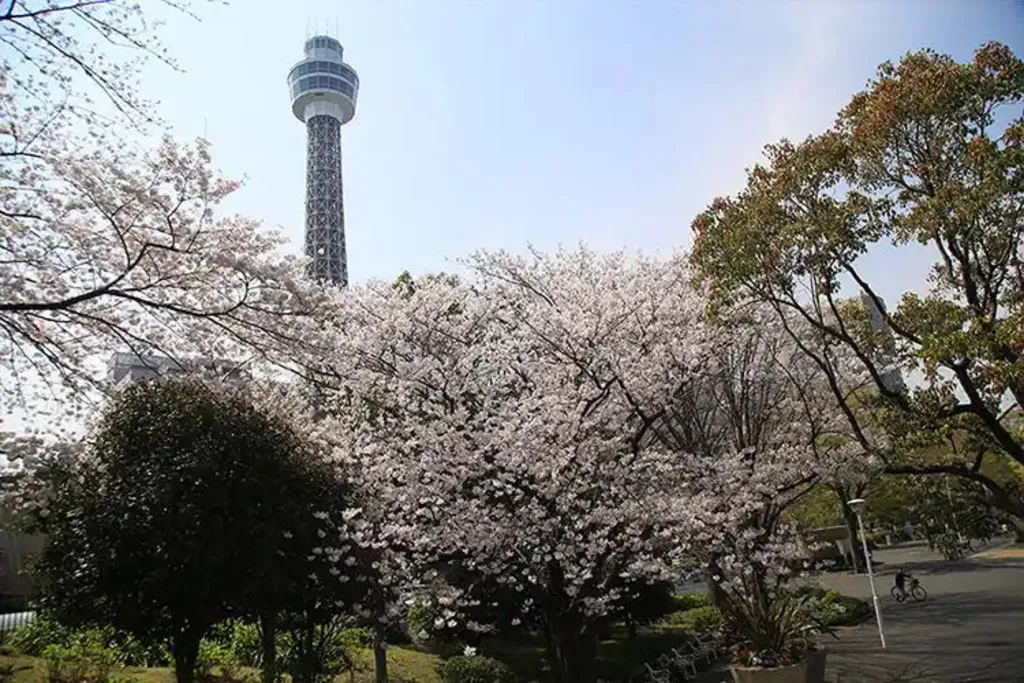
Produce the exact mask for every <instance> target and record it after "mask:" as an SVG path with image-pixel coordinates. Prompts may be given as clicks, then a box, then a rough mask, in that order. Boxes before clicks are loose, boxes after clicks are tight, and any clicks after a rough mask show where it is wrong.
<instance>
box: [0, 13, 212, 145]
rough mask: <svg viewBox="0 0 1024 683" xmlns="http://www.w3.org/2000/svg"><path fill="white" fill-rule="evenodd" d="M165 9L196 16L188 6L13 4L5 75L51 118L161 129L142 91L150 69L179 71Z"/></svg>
mask: <svg viewBox="0 0 1024 683" xmlns="http://www.w3.org/2000/svg"><path fill="white" fill-rule="evenodd" d="M154 7H155V8H157V11H158V12H159V11H161V10H164V11H169V12H178V13H185V14H189V15H191V16H196V15H195V14H193V13H192V10H191V3H190V2H188V0H160V2H156V3H146V8H145V9H143V5H142V3H138V2H130V1H128V0H10V2H6V3H4V8H3V9H2V10H0V45H2V46H3V47H4V48H5V49H4V54H5V58H4V61H3V72H4V73H5V74H6V75H7V76H8V77H9V79H10V82H9V87H10V88H11V90H12V91H14V92H16V93H17V96H18V98H19V100H21V101H22V102H24V103H26V104H31V105H32V106H34V107H36V108H38V110H39V111H41V112H43V113H44V118H49V117H51V116H57V115H71V116H74V117H76V118H77V119H78V122H79V123H84V124H86V125H94V124H103V123H106V124H111V123H117V124H131V125H133V126H141V127H144V126H145V125H146V124H150V123H158V122H159V121H158V115H157V113H156V106H155V102H153V101H151V100H148V99H146V98H145V97H144V96H143V95H142V93H141V92H140V88H139V75H140V73H141V68H142V66H143V65H144V64H145V63H146V62H147V61H148V60H149V59H157V60H159V61H160V62H162V63H163V64H164V65H166V66H168V67H169V68H172V69H178V68H179V67H178V65H177V63H176V62H175V61H174V58H173V57H172V56H171V54H170V52H169V50H168V49H167V47H166V45H164V44H163V43H162V42H161V40H160V37H159V34H158V30H159V28H160V25H161V23H162V21H160V19H159V17H158V16H156V14H157V13H156V12H154Z"/></svg>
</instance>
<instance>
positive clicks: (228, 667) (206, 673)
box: [195, 639, 242, 681]
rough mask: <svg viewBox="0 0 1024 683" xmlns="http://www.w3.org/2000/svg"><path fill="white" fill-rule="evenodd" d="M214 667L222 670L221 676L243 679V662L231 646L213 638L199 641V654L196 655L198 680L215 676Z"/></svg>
mask: <svg viewBox="0 0 1024 683" xmlns="http://www.w3.org/2000/svg"><path fill="white" fill-rule="evenodd" d="M214 669H218V670H219V671H220V677H221V678H223V679H225V680H229V681H237V680H241V678H242V677H241V675H240V669H241V664H240V663H239V661H238V657H236V656H235V653H234V652H232V651H231V648H230V647H228V646H226V645H222V644H221V643H218V642H216V641H213V640H205V639H204V640H201V641H200V642H199V655H198V656H197V657H196V666H195V677H196V680H200V681H208V680H211V679H212V678H213V671H214Z"/></svg>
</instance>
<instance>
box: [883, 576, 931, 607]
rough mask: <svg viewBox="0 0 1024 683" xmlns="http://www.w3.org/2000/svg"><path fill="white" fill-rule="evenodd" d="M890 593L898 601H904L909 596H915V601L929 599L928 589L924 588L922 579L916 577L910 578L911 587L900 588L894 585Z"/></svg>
mask: <svg viewBox="0 0 1024 683" xmlns="http://www.w3.org/2000/svg"><path fill="white" fill-rule="evenodd" d="M889 594H890V595H892V597H893V599H894V600H895V601H896V602H903V601H904V600H906V599H907V598H908V597H911V598H913V599H914V601H915V602H924V601H925V600H927V599H928V591H926V590H925V589H924V586H922V585H921V582H920V581H918V580H917V579H914V578H911V579H910V587H909V588H905V589H903V590H900V587H899V586H893V587H892V590H890V591H889Z"/></svg>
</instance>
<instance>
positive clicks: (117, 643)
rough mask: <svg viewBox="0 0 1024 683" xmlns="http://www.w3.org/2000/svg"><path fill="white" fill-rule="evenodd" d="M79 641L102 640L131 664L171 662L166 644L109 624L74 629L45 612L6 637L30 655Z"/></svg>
mask: <svg viewBox="0 0 1024 683" xmlns="http://www.w3.org/2000/svg"><path fill="white" fill-rule="evenodd" d="M79 641H88V642H96V643H99V644H101V645H102V647H103V648H104V649H106V650H110V651H111V652H112V653H114V655H115V656H116V657H117V659H118V661H119V662H122V663H123V664H125V665H128V666H166V665H167V664H168V663H169V662H170V653H169V651H168V649H167V647H166V646H165V645H162V644H158V645H144V644H143V643H141V642H139V641H138V640H137V639H136V638H134V637H133V636H132V635H131V634H128V633H123V632H120V631H117V630H116V629H114V628H111V627H109V626H104V627H93V628H88V629H81V630H74V629H71V628H68V627H67V626H64V625H63V624H61V623H59V622H57V621H56V620H54V619H52V618H49V617H45V616H43V617H39V618H38V619H35V620H33V621H31V622H29V623H28V624H26V625H25V626H22V627H21V628H19V629H17V630H15V631H14V632H13V633H12V634H11V635H10V636H9V637H8V640H7V642H8V644H9V645H11V646H12V647H14V648H15V649H17V650H18V651H19V652H21V653H22V654H26V655H29V656H31V657H42V656H43V653H44V652H45V651H46V648H47V647H49V646H51V645H57V646H60V647H63V648H71V647H72V646H73V645H74V644H75V643H76V642H79Z"/></svg>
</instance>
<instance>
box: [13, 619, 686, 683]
mask: <svg viewBox="0 0 1024 683" xmlns="http://www.w3.org/2000/svg"><path fill="white" fill-rule="evenodd" d="M686 634H687V629H685V628H682V627H678V626H671V625H658V626H651V627H647V628H640V629H638V630H637V637H636V640H635V641H634V642H632V643H630V642H629V638H628V634H627V632H626V629H625V628H621V627H620V628H615V629H613V630H612V633H611V637H610V638H608V639H606V640H603V641H601V643H600V644H599V646H598V655H597V658H598V670H599V671H601V672H602V678H605V679H612V680H621V679H623V678H625V677H627V676H629V675H630V674H631V673H634V672H635V671H636V670H637V669H638V668H639V667H641V666H642V665H643V663H644V662H647V661H650V660H652V659H654V658H655V657H657V656H658V655H660V654H661V653H663V652H665V651H667V650H668V649H670V648H673V647H676V646H678V645H679V644H680V642H682V641H683V639H685V637H686ZM480 654H481V655H485V656H487V657H494V658H495V659H499V660H501V661H502V662H504V663H505V664H506V665H507V666H508V667H509V668H510V669H512V671H513V672H515V674H516V676H517V677H518V678H519V679H520V680H523V681H541V682H544V683H546V682H548V681H551V680H552V678H551V675H550V673H549V672H548V671H547V666H546V659H545V644H544V641H543V639H542V638H526V639H522V640H516V641H509V640H485V641H484V642H483V643H482V645H481V646H480ZM387 656H388V673H389V674H390V675H391V676H393V677H395V679H397V680H401V681H408V682H409V683H413V682H415V683H441V678H440V677H439V676H438V674H437V670H436V666H437V664H438V662H440V661H441V657H440V655H438V654H436V653H434V652H431V651H430V650H429V649H428V648H426V647H420V646H415V645H410V646H404V647H401V646H394V645H393V646H391V647H390V648H389V649H388V653H387ZM355 659H356V662H357V670H356V671H355V672H354V675H353V676H352V677H351V678H350V676H349V674H348V673H344V674H341V675H340V676H337V677H336V678H335V683H349V681H353V680H354V681H355V683H372V682H373V680H374V671H373V651H372V650H370V649H363V650H360V651H359V652H358V653H357V654H356V657H355ZM0 666H10V667H12V668H13V669H14V673H13V675H12V677H11V679H10V681H9V683H45V681H46V662H45V660H43V659H42V658H41V657H29V656H26V655H21V654H18V653H17V652H16V651H14V650H13V649H12V648H9V647H4V648H0ZM243 671H244V672H246V673H249V674H250V677H251V680H252V683H258V681H259V672H258V671H255V670H253V669H243ZM112 675H113V676H115V677H118V678H129V679H133V680H136V681H138V682H139V683H174V670H173V669H171V668H170V667H150V668H146V667H124V668H118V669H115V670H114V671H113V672H112Z"/></svg>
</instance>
